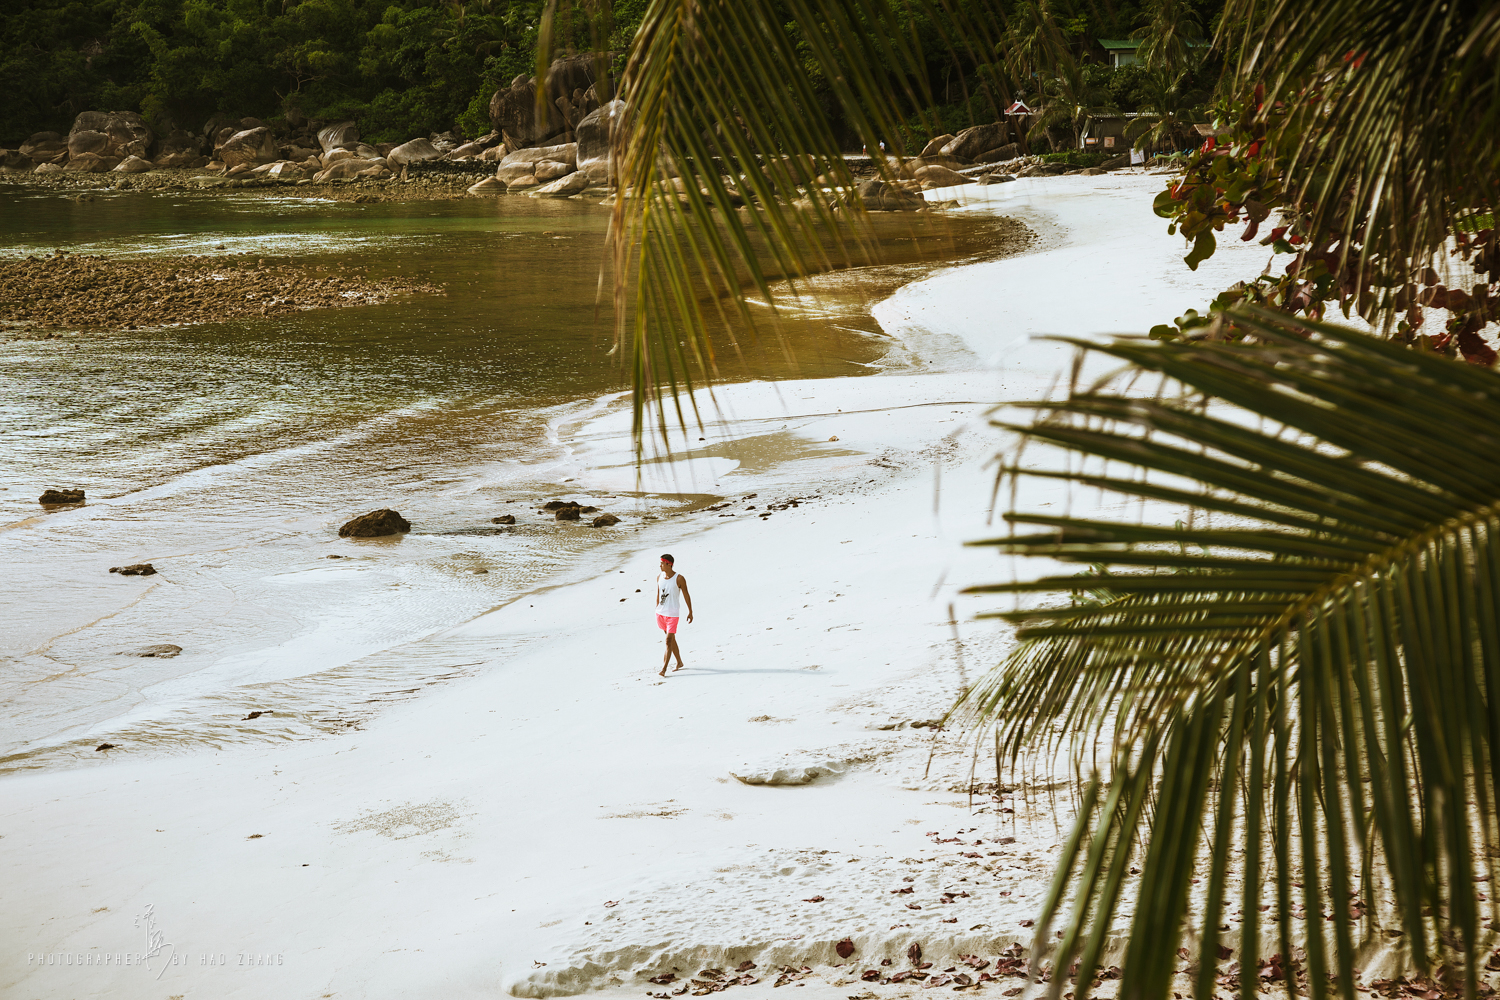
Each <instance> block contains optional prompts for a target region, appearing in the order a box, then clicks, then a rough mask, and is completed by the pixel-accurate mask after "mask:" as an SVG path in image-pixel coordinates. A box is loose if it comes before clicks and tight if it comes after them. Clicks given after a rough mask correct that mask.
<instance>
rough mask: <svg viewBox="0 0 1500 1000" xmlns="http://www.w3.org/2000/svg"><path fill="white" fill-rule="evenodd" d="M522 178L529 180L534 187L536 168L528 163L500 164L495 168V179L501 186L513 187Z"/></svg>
mask: <svg viewBox="0 0 1500 1000" xmlns="http://www.w3.org/2000/svg"><path fill="white" fill-rule="evenodd" d="M523 177H529V178H531V183H532V185H535V184H536V168H535V167H534V166H533V165H532V164H530V163H502V164H500V166H498V167H496V168H495V179H496V180H497V181H500V182H501V183H502V184H507V185H514V184H515V183H516V181H518V180H520V179H521V178H523Z"/></svg>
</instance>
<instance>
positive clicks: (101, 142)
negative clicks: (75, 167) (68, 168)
mask: <svg viewBox="0 0 1500 1000" xmlns="http://www.w3.org/2000/svg"><path fill="white" fill-rule="evenodd" d="M84 153H98V154H99V155H100V156H104V155H106V154H108V153H109V136H107V135H105V134H104V133H103V132H94V131H91V130H89V131H83V132H74V133H72V134H70V135H69V136H68V157H69V158H70V159H71V158H72V157H75V156H82V155H83V154H84Z"/></svg>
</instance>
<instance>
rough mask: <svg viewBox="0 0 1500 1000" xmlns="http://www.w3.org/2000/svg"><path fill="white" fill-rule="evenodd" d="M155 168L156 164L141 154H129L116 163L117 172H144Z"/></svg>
mask: <svg viewBox="0 0 1500 1000" xmlns="http://www.w3.org/2000/svg"><path fill="white" fill-rule="evenodd" d="M153 169H155V164H153V163H152V162H151V161H150V160H143V159H141V158H140V157H139V156H127V157H125V159H123V160H121V161H120V162H119V163H116V164H115V172H116V173H120V174H144V173H145V172H146V171H148V170H153Z"/></svg>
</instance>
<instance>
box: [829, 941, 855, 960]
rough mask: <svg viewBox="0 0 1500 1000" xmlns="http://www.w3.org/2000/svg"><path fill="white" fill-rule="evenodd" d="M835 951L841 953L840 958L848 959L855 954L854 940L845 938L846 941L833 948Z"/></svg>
mask: <svg viewBox="0 0 1500 1000" xmlns="http://www.w3.org/2000/svg"><path fill="white" fill-rule="evenodd" d="M833 950H834V951H836V952H838V953H839V958H848V957H849V956H850V955H852V954H854V940H853V939H852V938H844V940H842V941H840V942H839V943H838V944H836V945H834V946H833Z"/></svg>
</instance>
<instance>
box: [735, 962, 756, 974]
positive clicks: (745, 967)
mask: <svg viewBox="0 0 1500 1000" xmlns="http://www.w3.org/2000/svg"><path fill="white" fill-rule="evenodd" d="M753 968H755V963H754V962H752V961H750V960H749V959H746V960H745V961H743V962H741V963H740V964H739V965H738V966H737V967H736V968H735V970H734V971H735V972H749V971H750V970H751V969H753Z"/></svg>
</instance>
